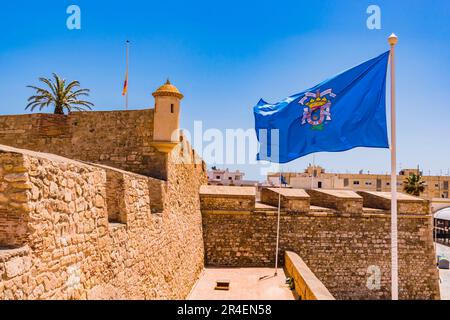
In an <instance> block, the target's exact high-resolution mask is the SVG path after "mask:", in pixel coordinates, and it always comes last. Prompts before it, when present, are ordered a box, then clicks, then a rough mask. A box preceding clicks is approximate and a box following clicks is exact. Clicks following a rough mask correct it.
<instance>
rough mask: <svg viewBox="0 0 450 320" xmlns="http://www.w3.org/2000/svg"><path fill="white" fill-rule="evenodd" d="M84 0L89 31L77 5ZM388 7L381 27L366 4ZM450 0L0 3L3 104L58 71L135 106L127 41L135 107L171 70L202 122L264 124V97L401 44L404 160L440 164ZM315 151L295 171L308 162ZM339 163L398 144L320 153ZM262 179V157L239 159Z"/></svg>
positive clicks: (107, 99) (109, 100)
mask: <svg viewBox="0 0 450 320" xmlns="http://www.w3.org/2000/svg"><path fill="white" fill-rule="evenodd" d="M71 4H76V5H78V6H79V7H80V8H81V19H82V20H81V30H68V29H67V28H66V19H67V17H68V14H66V8H67V7H68V6H69V5H71ZM371 4H375V5H378V6H379V7H380V8H381V30H369V29H368V28H367V27H366V20H367V17H368V16H369V15H368V14H367V13H366V9H367V7H368V6H369V5H371ZM449 19H450V2H449V1H448V0H435V1H433V2H429V1H428V2H427V1H362V0H360V1H357V0H340V1H332V0H329V1H325V0H320V1H300V0H297V1H283V0H278V1H264V0H262V1H242V0H241V1H235V0H231V1H220V2H219V1H177V0H172V1H131V0H129V1H82V0H72V1H63V0H59V1H49V0H40V1H38V2H31V1H15V2H12V1H9V2H6V3H2V4H0V29H1V30H2V33H1V41H0V70H1V72H0V84H1V85H0V94H1V96H2V102H1V103H0V113H1V114H17V113H23V112H25V111H24V107H25V105H26V99H27V97H28V96H29V95H30V94H31V93H32V92H31V90H30V89H28V88H26V85H28V84H37V78H38V77H40V76H50V75H51V73H52V72H57V73H58V74H60V75H61V76H63V77H65V78H66V79H77V80H79V81H80V82H81V84H82V86H83V87H87V88H90V89H91V101H92V102H94V103H95V105H96V107H95V109H96V110H114V109H121V108H123V98H122V96H121V87H122V83H123V77H124V71H125V70H124V69H125V66H124V42H125V40H127V39H129V40H130V41H131V42H132V46H131V53H130V79H129V100H130V108H133V109H141V108H148V107H151V106H152V105H153V98H152V96H151V93H152V92H153V91H154V89H155V88H157V87H158V86H159V85H160V84H161V83H162V82H164V81H165V79H166V78H167V77H170V79H171V81H172V82H173V83H174V84H175V85H176V86H177V87H178V88H179V89H180V91H182V92H183V93H184V95H185V99H183V101H182V108H183V111H182V118H181V123H182V126H183V127H184V128H187V129H190V130H192V127H193V122H194V121H195V120H202V121H203V128H204V129H208V128H218V129H225V128H244V129H248V128H252V127H253V121H254V120H253V114H252V107H253V105H254V104H255V103H256V102H257V101H258V100H259V98H261V97H263V98H264V99H265V100H267V101H272V102H275V101H277V100H280V99H283V98H284V97H286V96H288V95H291V94H293V93H296V92H300V91H303V90H304V89H307V88H309V87H311V86H313V85H315V84H317V83H319V82H321V81H322V80H324V79H326V78H328V77H330V76H332V75H334V74H335V73H338V72H340V71H342V70H345V69H347V68H349V67H351V66H354V65H356V64H359V63H361V62H362V61H365V60H367V59H369V58H371V57H374V56H376V55H378V54H380V53H382V52H384V51H386V50H388V45H387V40H386V39H387V37H388V36H389V34H390V33H391V32H395V33H396V34H397V35H398V36H399V43H398V46H397V108H398V115H397V116H398V127H397V131H398V162H399V163H401V166H402V167H416V166H417V165H418V164H419V165H420V166H421V167H422V168H423V170H424V172H425V173H426V174H428V172H429V170H431V172H432V173H434V174H436V173H439V172H440V170H442V172H443V173H444V174H446V173H447V171H448V169H449V168H450V143H449V139H450V104H449V103H448V102H447V101H448V100H449V97H448V95H449V91H450V88H449V87H450V41H449V40H448V39H449V35H450V23H449V21H450V20H449ZM311 161H312V156H307V157H305V158H302V159H299V160H296V161H294V162H291V163H289V164H287V165H285V166H284V169H283V170H303V168H304V167H305V166H306V165H307V164H308V163H309V162H311ZM316 163H318V164H321V165H323V166H324V167H325V168H327V169H329V170H333V171H334V172H337V171H339V172H346V171H350V172H353V171H358V170H360V169H364V170H365V171H367V170H370V172H380V173H385V172H387V171H389V151H388V150H380V149H366V148H358V149H354V150H351V151H347V152H343V153H318V154H316ZM229 167H230V168H231V169H235V168H240V169H241V170H242V169H243V170H245V171H247V172H248V178H254V179H262V178H263V177H261V176H259V168H258V166H255V165H244V166H229Z"/></svg>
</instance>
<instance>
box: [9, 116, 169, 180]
mask: <svg viewBox="0 0 450 320" xmlns="http://www.w3.org/2000/svg"><path fill="white" fill-rule="evenodd" d="M152 140H153V109H145V110H130V111H100V112H99V111H96V112H72V113H70V114H69V115H55V114H25V115H11V116H0V144H4V145H9V146H13V147H17V148H23V149H28V150H33V151H39V152H47V153H53V154H58V155H61V156H64V157H67V158H71V159H77V160H82V161H88V162H94V163H100V164H105V165H108V166H112V167H115V168H119V169H123V170H127V171H131V172H135V173H139V174H143V175H147V176H151V177H155V178H159V179H166V178H167V171H166V169H167V166H166V157H165V155H164V154H162V153H159V152H157V150H156V149H154V148H153V147H151V146H150V143H151V141H152Z"/></svg>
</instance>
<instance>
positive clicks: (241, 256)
mask: <svg viewBox="0 0 450 320" xmlns="http://www.w3.org/2000/svg"><path fill="white" fill-rule="evenodd" d="M320 192H321V191H320V190H319V191H316V192H314V195H313V196H314V198H315V200H314V201H311V202H312V206H311V207H310V209H309V210H308V211H307V212H303V213H300V212H298V211H296V210H292V211H291V210H289V209H285V208H283V209H282V212H281V221H280V250H281V254H280V258H281V259H282V258H283V256H284V255H283V253H284V252H285V251H292V252H295V253H296V254H298V255H299V256H300V257H301V258H302V259H303V261H304V262H305V263H306V264H307V266H308V267H309V268H310V269H311V271H312V272H313V273H314V274H315V275H316V276H317V278H318V279H319V280H320V281H321V282H322V283H323V284H324V285H325V286H326V288H327V289H328V290H329V291H330V292H331V294H332V295H333V296H334V297H335V298H336V299H390V266H391V265H390V223H391V221H390V213H389V211H388V210H382V209H379V208H380V206H382V205H384V203H385V201H386V199H385V195H384V194H379V195H377V194H376V193H373V194H372V196H371V198H370V199H371V205H372V206H374V208H363V207H362V206H361V204H362V201H363V200H362V197H360V196H358V195H356V196H355V195H354V194H352V195H348V194H342V195H340V194H339V192H336V193H333V192H331V191H324V192H323V198H324V199H325V200H323V201H321V200H320V198H321V195H320ZM201 197H202V198H203V195H201ZM349 197H350V198H355V202H354V203H353V204H352V203H351V200H349ZM229 201H231V200H229ZM293 201H295V200H293ZM298 201H304V200H302V199H298ZM313 202H314V203H313ZM400 202H401V201H400ZM201 203H203V202H201ZM319 203H320V204H322V205H323V206H326V207H324V208H321V207H318V206H317V205H318V204H319ZM415 203H416V211H415V212H414V213H412V212H411V207H408V210H409V211H408V213H401V212H400V213H399V221H398V223H399V227H398V228H399V268H400V270H399V271H400V283H399V284H400V298H401V299H439V282H438V281H439V279H438V272H437V269H436V266H435V253H434V246H433V238H432V218H431V215H430V214H429V211H428V210H423V209H424V208H425V207H424V204H423V203H424V201H423V200H420V199H418V198H415ZM358 206H359V207H360V208H361V209H360V212H359V213H357V212H356V211H355V208H357V207H358ZM337 208H343V210H344V212H340V211H339V209H337ZM202 216H203V234H204V235H203V237H204V243H205V263H206V265H208V266H215V267H221V266H223V267H225V266H226V267H230V266H235V267H273V266H274V258H275V257H274V256H275V243H276V220H277V208H276V207H274V206H270V205H267V204H259V203H256V205H255V209H252V210H244V211H230V210H219V209H217V210H211V209H210V207H206V208H203V207H202ZM280 262H282V261H280ZM280 265H281V263H280ZM377 272H379V273H378V275H379V283H378V282H377V278H376V277H377V275H376V273H377Z"/></svg>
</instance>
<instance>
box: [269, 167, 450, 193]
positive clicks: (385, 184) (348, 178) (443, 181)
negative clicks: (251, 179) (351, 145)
mask: <svg viewBox="0 0 450 320" xmlns="http://www.w3.org/2000/svg"><path fill="white" fill-rule="evenodd" d="M413 173H414V174H417V173H421V174H422V172H420V171H419V170H418V169H402V170H400V172H399V175H398V176H397V190H398V191H403V183H404V180H405V179H406V178H407V177H408V176H409V175H411V174H413ZM283 176H284V178H285V180H286V182H287V183H288V184H289V186H291V187H292V188H301V189H350V190H356V191H391V176H390V175H389V174H373V173H362V172H360V173H328V172H326V171H325V169H324V168H322V167H321V166H313V165H310V166H308V168H306V169H305V171H304V172H284V173H283ZM422 179H423V181H425V191H424V192H423V194H422V195H421V196H422V197H424V198H428V199H432V198H448V197H449V183H450V176H431V175H429V176H424V175H422ZM267 180H268V181H269V182H270V183H272V184H274V185H276V184H277V183H278V182H277V181H279V174H278V173H269V174H268V176H267Z"/></svg>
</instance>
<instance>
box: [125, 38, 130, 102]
mask: <svg viewBox="0 0 450 320" xmlns="http://www.w3.org/2000/svg"><path fill="white" fill-rule="evenodd" d="M126 47H127V71H126V72H127V92H126V94H125V110H128V85H129V81H128V58H129V48H130V41H128V40H127V42H126Z"/></svg>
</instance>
